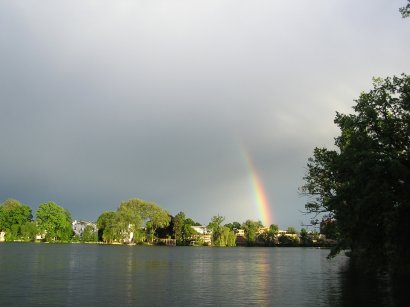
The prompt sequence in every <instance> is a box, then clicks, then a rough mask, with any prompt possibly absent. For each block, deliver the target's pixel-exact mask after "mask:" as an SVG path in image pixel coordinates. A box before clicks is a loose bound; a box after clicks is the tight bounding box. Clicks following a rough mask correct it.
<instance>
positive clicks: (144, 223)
mask: <svg viewBox="0 0 410 307" xmlns="http://www.w3.org/2000/svg"><path fill="white" fill-rule="evenodd" d="M117 211H118V214H119V216H120V221H121V223H122V224H123V227H124V228H126V227H131V230H132V231H134V232H138V231H139V230H140V229H141V227H145V229H146V233H147V235H148V237H149V239H150V241H151V242H153V241H154V234H155V231H156V230H157V229H158V228H163V227H166V226H168V225H169V223H170V221H171V217H170V215H169V213H168V212H167V211H166V210H164V209H162V208H160V207H159V206H158V205H156V204H155V203H152V202H147V201H144V200H141V199H137V198H134V199H130V200H128V201H126V202H122V203H121V204H120V206H119V208H118V210H117Z"/></svg>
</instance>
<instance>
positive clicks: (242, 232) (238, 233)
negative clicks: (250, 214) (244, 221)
mask: <svg viewBox="0 0 410 307" xmlns="http://www.w3.org/2000/svg"><path fill="white" fill-rule="evenodd" d="M234 232H235V235H236V236H237V237H244V236H245V230H244V229H237V228H235V229H234Z"/></svg>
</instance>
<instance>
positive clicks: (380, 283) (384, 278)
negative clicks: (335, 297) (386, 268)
mask: <svg viewBox="0 0 410 307" xmlns="http://www.w3.org/2000/svg"><path fill="white" fill-rule="evenodd" d="M340 279H341V305H342V306H408V294H409V293H410V292H409V291H410V282H409V281H408V280H407V279H406V278H404V277H398V276H389V275H387V274H374V273H365V272H363V270H360V268H357V266H354V265H352V264H351V263H346V265H345V266H344V267H342V269H341V272H340Z"/></svg>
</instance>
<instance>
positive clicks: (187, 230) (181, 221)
mask: <svg viewBox="0 0 410 307" xmlns="http://www.w3.org/2000/svg"><path fill="white" fill-rule="evenodd" d="M197 224H198V223H196V222H194V221H193V220H192V219H191V218H186V216H185V213H184V212H179V213H178V214H177V215H176V216H175V218H174V234H175V239H176V241H177V245H188V244H189V242H190V241H191V239H192V238H194V237H195V236H196V235H198V233H197V232H196V231H195V229H193V228H192V226H200V225H197Z"/></svg>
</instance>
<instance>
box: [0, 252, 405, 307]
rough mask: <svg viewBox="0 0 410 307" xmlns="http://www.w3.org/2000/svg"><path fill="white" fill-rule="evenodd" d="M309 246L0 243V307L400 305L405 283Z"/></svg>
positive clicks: (403, 296)
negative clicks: (365, 272) (366, 272)
mask: <svg viewBox="0 0 410 307" xmlns="http://www.w3.org/2000/svg"><path fill="white" fill-rule="evenodd" d="M327 253H328V252H327V251H325V250H317V249H309V248H193V247H187V248H183V247H182V248H172V247H151V248H149V247H139V246H135V247H130V246H97V245H86V246H84V245H73V244H71V245H44V244H41V245H39V244H37V245H36V244H20V245H18V244H16V245H13V244H4V245H0V283H1V285H2V286H1V287H0V306H9V305H21V306H45V305H48V306H72V305H81V306H84V305H87V306H102V305H104V306H131V305H155V306H163V305H167V306H192V305H201V306H214V305H223V306H248V305H252V306H364V305H372V306H401V305H404V302H406V301H407V296H408V293H410V292H409V290H410V289H409V286H408V285H409V283H408V281H403V280H402V281H397V280H391V279H389V278H387V277H386V276H373V277H369V276H364V275H363V274H360V273H359V272H357V271H354V270H353V269H352V268H351V267H350V266H348V261H347V258H346V257H343V256H340V257H337V258H335V259H332V260H330V261H329V260H327V259H326V255H327Z"/></svg>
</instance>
